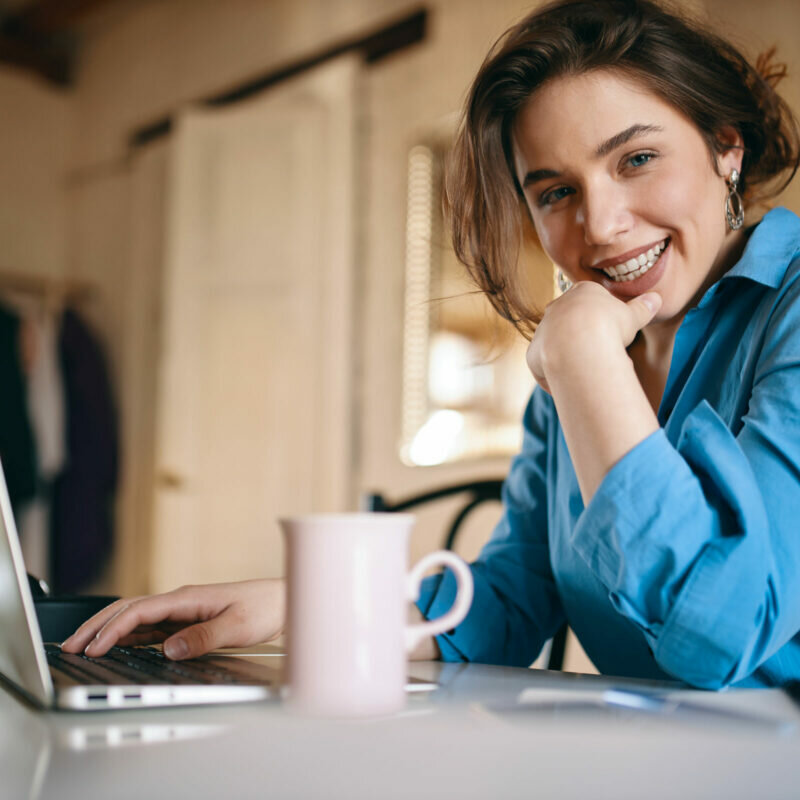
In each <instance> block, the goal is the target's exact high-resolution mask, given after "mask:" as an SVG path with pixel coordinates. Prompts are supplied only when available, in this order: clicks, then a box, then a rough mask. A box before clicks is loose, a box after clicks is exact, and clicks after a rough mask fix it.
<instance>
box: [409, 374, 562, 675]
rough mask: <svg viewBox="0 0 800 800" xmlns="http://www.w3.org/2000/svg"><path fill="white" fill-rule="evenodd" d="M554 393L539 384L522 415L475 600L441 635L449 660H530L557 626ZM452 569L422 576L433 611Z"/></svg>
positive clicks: (445, 601)
mask: <svg viewBox="0 0 800 800" xmlns="http://www.w3.org/2000/svg"><path fill="white" fill-rule="evenodd" d="M552 413H553V411H552V401H551V400H550V398H549V397H548V396H547V395H545V394H544V392H542V391H541V390H539V389H537V390H536V391H534V393H533V396H532V398H531V401H530V402H529V404H528V407H527V409H526V412H525V417H524V438H523V447H522V451H521V454H520V455H519V456H517V457H516V458H515V459H514V461H513V463H512V466H511V470H510V472H509V475H508V478H507V479H506V481H505V483H504V486H503V505H504V512H503V517H502V518H501V520H500V522H499V523H498V525H497V527H496V528H495V530H494V532H493V534H492V537H491V539H490V540H489V542H488V543H487V544H486V545H485V546H484V548H483V549H482V551H481V554H480V556H479V557H478V559H477V560H476V561H475V562H474V563H473V564H471V565H470V566H471V570H472V575H473V579H474V583H475V594H474V599H473V602H472V607H471V609H470V612H469V614H468V615H467V617H466V618H465V619H464V621H463V622H462V623H461V624H460V625H459V626H458V627H457V628H456V629H455V630H454V631H452V632H450V633H448V634H443V635H442V636H439V637H437V643H438V645H439V649H440V650H441V653H442V658H443V659H445V660H446V661H458V660H466V661H476V662H482V663H492V664H505V665H509V666H526V667H527V666H529V665H530V664H531V663H532V662H533V661H534V660H535V659H536V656H537V655H538V653H539V651H540V650H541V647H542V644H543V643H544V642H545V641H546V640H547V639H549V638H550V637H551V636H552V635H553V633H554V632H555V631H556V630H557V629H558V628H559V626H560V625H561V624H562V622H563V619H564V612H563V610H562V608H561V603H560V600H559V597H558V591H557V589H556V586H555V582H554V580H553V574H552V568H551V565H550V553H549V547H548V539H547V498H548V486H547V461H548V426H549V420H550V419H551V415H552ZM455 591H456V583H455V578H454V577H453V575H452V574H451V573H450V572H446V573H445V574H444V575H434V576H431V577H429V578H426V579H425V580H424V581H423V585H422V591H421V594H420V598H419V600H418V602H417V605H418V607H419V609H420V611H421V612H422V614H423V616H425V617H426V618H428V619H433V618H434V617H438V616H441V615H442V614H444V613H445V612H446V611H447V609H448V608H449V607H450V606H451V605H452V602H453V598H454V596H455Z"/></svg>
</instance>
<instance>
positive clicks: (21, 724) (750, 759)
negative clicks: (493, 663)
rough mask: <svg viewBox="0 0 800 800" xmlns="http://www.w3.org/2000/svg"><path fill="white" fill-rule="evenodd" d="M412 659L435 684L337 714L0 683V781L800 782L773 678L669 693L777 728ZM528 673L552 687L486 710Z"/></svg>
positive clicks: (569, 794)
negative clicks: (397, 701)
mask: <svg viewBox="0 0 800 800" xmlns="http://www.w3.org/2000/svg"><path fill="white" fill-rule="evenodd" d="M411 673H412V674H414V675H416V676H418V677H424V678H436V679H438V680H439V681H440V684H441V688H439V689H438V690H437V691H435V692H432V693H430V694H426V695H413V696H411V697H410V698H409V704H408V708H407V710H406V711H405V712H404V713H402V714H399V715H397V716H394V717H391V718H383V719H371V720H361V721H344V722H342V721H330V720H309V719H303V718H298V717H295V716H292V715H291V714H289V713H287V712H286V710H285V709H284V708H283V707H282V706H281V704H280V702H278V701H276V702H268V703H263V704H258V705H249V706H227V707H214V708H184V709H167V710H148V711H129V712H113V713H106V712H103V713H94V714H78V713H47V714H45V713H41V712H37V711H33V710H31V709H30V708H29V707H27V706H26V705H24V704H23V703H21V702H20V701H18V699H17V698H16V696H14V695H11V694H9V693H8V692H7V691H5V690H3V689H0V796H2V798H4V799H5V798H8V800H17V798H32V799H35V800H39V799H40V798H41V799H42V800H44V799H45V798H46V799H48V800H49V799H50V798H59V799H60V800H63V798H67V799H68V800H70V799H71V798H101V797H102V798H115V799H116V798H136V799H137V800H141V799H142V798H156V799H158V800H160V798H184V797H185V798H214V800H219V799H220V798H223V799H224V798H232V800H233V798H236V799H237V800H238V798H251V797H252V798H256V797H258V798H314V797H320V798H347V800H356V799H359V798H365V800H366V799H368V800H381V799H382V798H420V797H435V798H459V799H463V800H466V798H480V800H494V798H506V797H509V798H510V797H520V798H526V799H528V800H530V798H547V800H550V798H582V799H583V800H594V799H595V798H604V797H609V798H614V799H615V800H619V798H636V799H637V800H644V799H645V798H662V797H663V798H694V797H720V798H725V800H732V798H747V800H754V799H755V798H797V797H800V768H798V762H800V709H798V708H797V707H795V706H794V705H793V704H792V703H791V701H790V700H789V699H788V698H787V697H786V696H785V695H784V694H783V693H782V692H780V691H778V690H774V691H772V690H769V691H764V690H761V691H738V692H727V693H723V694H710V693H701V692H688V693H680V695H681V696H682V697H683V696H687V697H689V698H690V699H691V701H692V702H696V703H703V704H705V705H708V706H713V707H715V708H719V709H725V710H728V711H738V712H744V713H746V714H754V715H758V716H760V717H761V718H769V719H774V720H778V721H782V722H783V723H784V727H782V728H779V727H773V726H770V725H763V724H758V723H756V722H750V721H747V720H746V719H739V720H737V719H733V718H732V719H726V718H724V717H721V716H720V717H714V716H711V715H708V716H703V715H701V716H692V715H682V714H677V715H674V716H670V717H659V716H653V715H648V714H642V713H637V712H627V711H619V710H613V709H608V708H603V707H600V706H597V707H590V706H588V705H587V704H586V702H584V701H585V700H587V699H589V700H591V698H592V697H593V696H595V695H596V696H597V697H600V696H601V695H602V691H603V690H604V689H606V688H608V687H611V686H623V687H624V686H628V687H633V686H635V685H636V684H635V683H633V682H626V681H621V680H610V679H607V678H598V677H596V676H581V677H575V676H569V675H562V674H560V673H548V672H538V671H533V670H524V669H507V668H501V667H488V666H482V665H469V666H465V665H456V664H440V663H433V662H420V663H415V664H412V665H411ZM531 688H533V689H534V692H533V693H534V694H538V692H537V691H536V690H537V689H538V690H541V693H542V697H543V698H545V699H546V695H545V690H548V691H552V692H553V694H552V696H551V697H552V698H553V700H555V702H554V703H550V704H549V705H548V704H545V705H543V706H541V707H539V709H538V710H534V709H531V710H528V711H519V710H518V711H509V712H504V711H497V710H493V709H496V708H497V707H507V706H510V705H513V704H514V703H515V701H516V699H517V698H518V696H519V695H520V693H521V692H522V691H524V690H526V689H531ZM566 692H569V693H570V694H565V693H566ZM587 692H590V693H592V694H590V695H587V694H586V693H587Z"/></svg>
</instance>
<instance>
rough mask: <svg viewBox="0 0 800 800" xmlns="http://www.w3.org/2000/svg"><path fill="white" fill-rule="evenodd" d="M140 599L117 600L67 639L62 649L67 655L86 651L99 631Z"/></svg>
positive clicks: (90, 618) (62, 644)
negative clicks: (126, 606)
mask: <svg viewBox="0 0 800 800" xmlns="http://www.w3.org/2000/svg"><path fill="white" fill-rule="evenodd" d="M137 599H138V598H130V597H128V598H121V599H119V600H115V601H114V602H113V603H111V605H108V606H106V607H105V608H103V609H101V610H100V611H98V612H97V613H96V614H94V615H93V616H91V617H89V619H87V620H86V622H84V623H83V624H82V625H81V626H80V627H79V628H78V630H76V631H75V633H73V634H72V635H71V636H69V637H68V638H66V639H65V640H64V641H63V642H62V643H61V649H62V650H63V651H64V652H65V653H80V652H82V651H83V650H84V648H85V647H86V645H87V644H89V642H91V641H92V639H94V637H95V636H96V635H97V633H98V631H100V630H101V629H102V627H103V626H104V625H105V624H106V623H107V622H108V621H109V620H110V619H111V618H112V617H114V616H115V615H116V614H117V613H118V612H119V610H120V609H121V608H123V607H124V606H125V605H127V604H130V603H132V602H136V600H137Z"/></svg>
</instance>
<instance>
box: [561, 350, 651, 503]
mask: <svg viewBox="0 0 800 800" xmlns="http://www.w3.org/2000/svg"><path fill="white" fill-rule="evenodd" d="M554 360H555V363H553V364H551V368H550V369H549V370H548V375H547V381H548V385H549V388H550V391H551V393H552V395H553V400H554V402H555V406H556V409H557V411H558V419H559V423H560V425H561V428H562V430H563V432H564V438H565V440H566V442H567V447H568V448H569V453H570V457H571V459H572V463H573V466H574V468H575V474H576V475H577V478H578V484H579V486H580V489H581V496H582V497H583V502H584V504H586V505H588V503H589V501H590V500H591V498H592V497H593V496H594V493H595V492H596V491H597V487H598V486H599V485H600V483H601V482H602V480H603V478H604V477H605V476H606V475H607V474H608V471H609V470H610V469H611V467H613V466H614V464H616V463H617V462H618V461H619V460H620V459H621V458H622V457H623V456H624V455H625V454H626V453H628V452H629V451H630V450H632V449H633V448H634V447H635V446H636V445H637V444H639V443H640V442H642V441H644V440H645V439H646V438H647V437H648V436H650V434H652V433H654V432H655V431H656V430H658V428H659V424H658V419H657V418H656V415H655V413H654V412H653V409H652V407H651V406H650V402H649V400H648V399H647V396H646V395H645V393H644V390H643V389H642V386H641V384H640V383H639V379H638V377H637V376H636V372H635V371H634V368H633V363H632V362H631V360H630V358H629V357H628V355H627V353H626V352H625V350H624V349H622V348H621V347H619V346H617V348H616V350H614V349H611V348H607V349H606V348H603V347H597V346H594V347H593V348H592V350H591V351H588V349H587V352H585V353H583V352H581V351H580V348H579V346H577V345H575V343H568V344H567V346H566V348H565V352H564V353H563V354H561V355H556V356H555V357H554Z"/></svg>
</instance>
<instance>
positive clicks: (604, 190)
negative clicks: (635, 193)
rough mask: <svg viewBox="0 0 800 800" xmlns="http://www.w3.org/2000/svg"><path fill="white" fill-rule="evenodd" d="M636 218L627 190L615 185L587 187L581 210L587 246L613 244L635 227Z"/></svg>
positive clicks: (604, 183)
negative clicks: (629, 204) (631, 208)
mask: <svg viewBox="0 0 800 800" xmlns="http://www.w3.org/2000/svg"><path fill="white" fill-rule="evenodd" d="M631 220H632V216H631V213H630V209H629V207H628V203H627V200H626V197H625V192H624V190H623V189H622V188H621V187H620V186H618V185H616V184H614V183H613V182H606V181H603V182H600V183H597V184H594V185H592V186H587V187H585V188H584V190H583V198H582V202H581V204H580V208H579V210H578V222H579V223H580V224H581V225H582V226H583V235H584V238H585V240H586V244H589V245H605V244H611V243H612V242H613V241H614V239H615V238H616V237H618V236H619V235H620V234H622V233H625V232H626V231H627V230H629V228H630V226H631Z"/></svg>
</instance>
